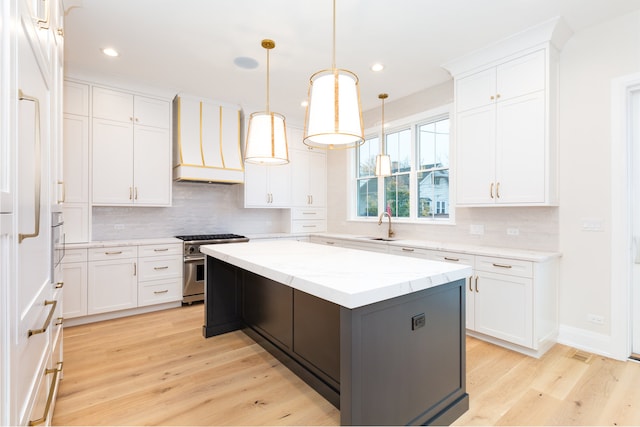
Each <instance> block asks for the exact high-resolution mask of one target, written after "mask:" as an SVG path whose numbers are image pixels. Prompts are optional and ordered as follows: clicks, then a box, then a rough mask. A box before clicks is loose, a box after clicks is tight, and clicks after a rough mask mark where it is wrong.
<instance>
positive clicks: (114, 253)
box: [104, 251, 122, 255]
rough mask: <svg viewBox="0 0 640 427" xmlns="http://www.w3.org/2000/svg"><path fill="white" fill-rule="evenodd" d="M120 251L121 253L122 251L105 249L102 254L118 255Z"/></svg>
mask: <svg viewBox="0 0 640 427" xmlns="http://www.w3.org/2000/svg"><path fill="white" fill-rule="evenodd" d="M121 253H122V251H111V252H109V251H107V252H105V253H104V254H105V255H120V254H121Z"/></svg>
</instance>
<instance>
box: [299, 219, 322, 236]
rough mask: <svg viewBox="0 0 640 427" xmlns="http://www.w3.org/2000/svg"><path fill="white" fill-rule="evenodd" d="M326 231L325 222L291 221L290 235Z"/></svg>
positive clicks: (319, 220)
mask: <svg viewBox="0 0 640 427" xmlns="http://www.w3.org/2000/svg"><path fill="white" fill-rule="evenodd" d="M326 230H327V222H326V220H322V219H318V220H307V221H291V232H292V233H318V232H322V231H326Z"/></svg>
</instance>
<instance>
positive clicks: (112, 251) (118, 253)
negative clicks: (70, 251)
mask: <svg viewBox="0 0 640 427" xmlns="http://www.w3.org/2000/svg"><path fill="white" fill-rule="evenodd" d="M137 256H138V248H137V247H136V246H116V247H113V248H94V249H89V261H104V260H109V259H125V258H137Z"/></svg>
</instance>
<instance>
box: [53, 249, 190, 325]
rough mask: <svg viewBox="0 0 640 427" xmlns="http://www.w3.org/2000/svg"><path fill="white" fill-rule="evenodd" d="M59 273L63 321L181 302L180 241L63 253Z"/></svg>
mask: <svg viewBox="0 0 640 427" xmlns="http://www.w3.org/2000/svg"><path fill="white" fill-rule="evenodd" d="M63 271H64V278H65V282H64V296H65V298H68V302H65V305H64V317H65V318H66V319H73V318H81V317H87V316H91V315H95V314H103V313H110V312H115V311H119V310H126V309H133V308H137V307H147V306H152V305H156V304H164V303H169V302H175V301H181V300H182V244H181V243H168V244H150V245H144V244H143V245H137V246H136V245H130V246H118V247H105V248H90V249H67V251H66V253H65V257H64V259H63ZM100 319H102V317H100V318H98V319H97V320H100Z"/></svg>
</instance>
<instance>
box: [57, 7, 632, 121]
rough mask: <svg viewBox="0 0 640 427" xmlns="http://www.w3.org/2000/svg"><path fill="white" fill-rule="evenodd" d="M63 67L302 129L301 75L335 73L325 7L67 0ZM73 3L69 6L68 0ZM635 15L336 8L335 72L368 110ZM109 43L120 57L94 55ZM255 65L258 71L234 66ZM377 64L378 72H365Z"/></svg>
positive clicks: (608, 10) (598, 10)
mask: <svg viewBox="0 0 640 427" xmlns="http://www.w3.org/2000/svg"><path fill="white" fill-rule="evenodd" d="M72 3H79V4H80V6H78V7H71V8H70V9H68V10H67V14H66V18H65V19H66V22H65V67H66V72H67V73H68V74H70V75H75V76H95V77H97V78H108V79H110V80H121V81H126V82H129V83H132V84H142V85H146V86H151V87H159V88H163V89H167V90H168V91H169V92H170V93H178V92H187V93H193V94H197V95H201V96H205V97H209V98H214V99H216V100H219V101H224V102H229V103H234V104H240V105H241V106H242V107H243V108H244V109H245V111H246V112H247V113H251V112H253V111H257V110H263V109H264V107H265V104H266V51H265V50H264V49H263V48H262V47H261V45H260V42H261V40H262V39H265V38H270V39H273V40H274V41H275V42H276V48H275V49H274V50H272V51H271V60H270V74H271V86H270V88H271V97H270V106H271V110H272V111H276V112H279V113H282V114H284V115H285V116H287V120H288V121H289V122H290V123H291V122H293V123H299V124H302V122H303V120H304V108H302V107H301V106H300V102H301V101H302V100H304V99H305V98H306V96H307V89H308V82H309V77H310V76H311V75H312V74H313V73H315V72H316V71H319V70H321V69H325V68H330V67H331V49H332V0H80V1H78V0H74V1H72ZM65 4H69V2H65ZM637 9H640V0H336V14H337V17H336V65H337V67H338V68H345V69H348V70H351V71H353V72H355V73H356V74H357V75H358V77H359V78H360V88H361V98H362V106H363V109H364V110H368V109H372V108H379V105H380V101H379V100H378V97H377V96H378V94H379V93H381V92H387V93H389V99H388V102H392V101H393V100H394V99H397V98H400V97H403V96H406V95H409V94H412V93H415V92H417V91H420V90H422V89H425V88H427V87H430V86H433V85H435V84H438V83H441V82H443V81H445V80H447V79H449V75H448V73H447V72H446V71H445V70H443V69H442V68H441V64H443V63H445V62H447V61H449V60H451V59H454V58H457V57H459V56H462V55H463V54H465V53H467V52H470V51H473V50H475V49H478V48H480V47H483V46H485V45H487V44H490V43H492V42H494V41H497V40H500V39H502V38H505V37H508V36H509V35H511V34H514V33H516V32H518V31H520V30H523V29H525V28H528V27H531V26H533V25H536V24H539V23H541V22H543V21H546V20H548V19H550V18H553V17H556V16H562V17H564V19H565V21H566V22H567V24H568V25H569V27H571V29H573V31H574V32H576V31H579V30H581V29H583V28H586V27H588V26H591V25H593V24H596V23H598V22H601V21H605V20H607V19H610V18H612V17H615V16H618V15H622V14H624V13H628V12H630V11H633V10H637ZM107 46H111V47H114V48H116V49H117V50H119V52H120V56H119V57H117V58H109V57H106V56H104V55H103V54H102V53H101V52H100V49H101V48H103V47H107ZM237 57H249V58H254V59H255V60H257V61H258V63H259V66H258V67H257V68H255V69H243V68H239V67H238V66H236V65H235V64H234V59H236V58H237ZM375 62H381V63H383V64H384V65H385V69H384V70H383V71H382V72H379V73H374V72H372V71H371V70H370V69H369V67H370V66H371V65H372V64H373V63H375Z"/></svg>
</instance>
